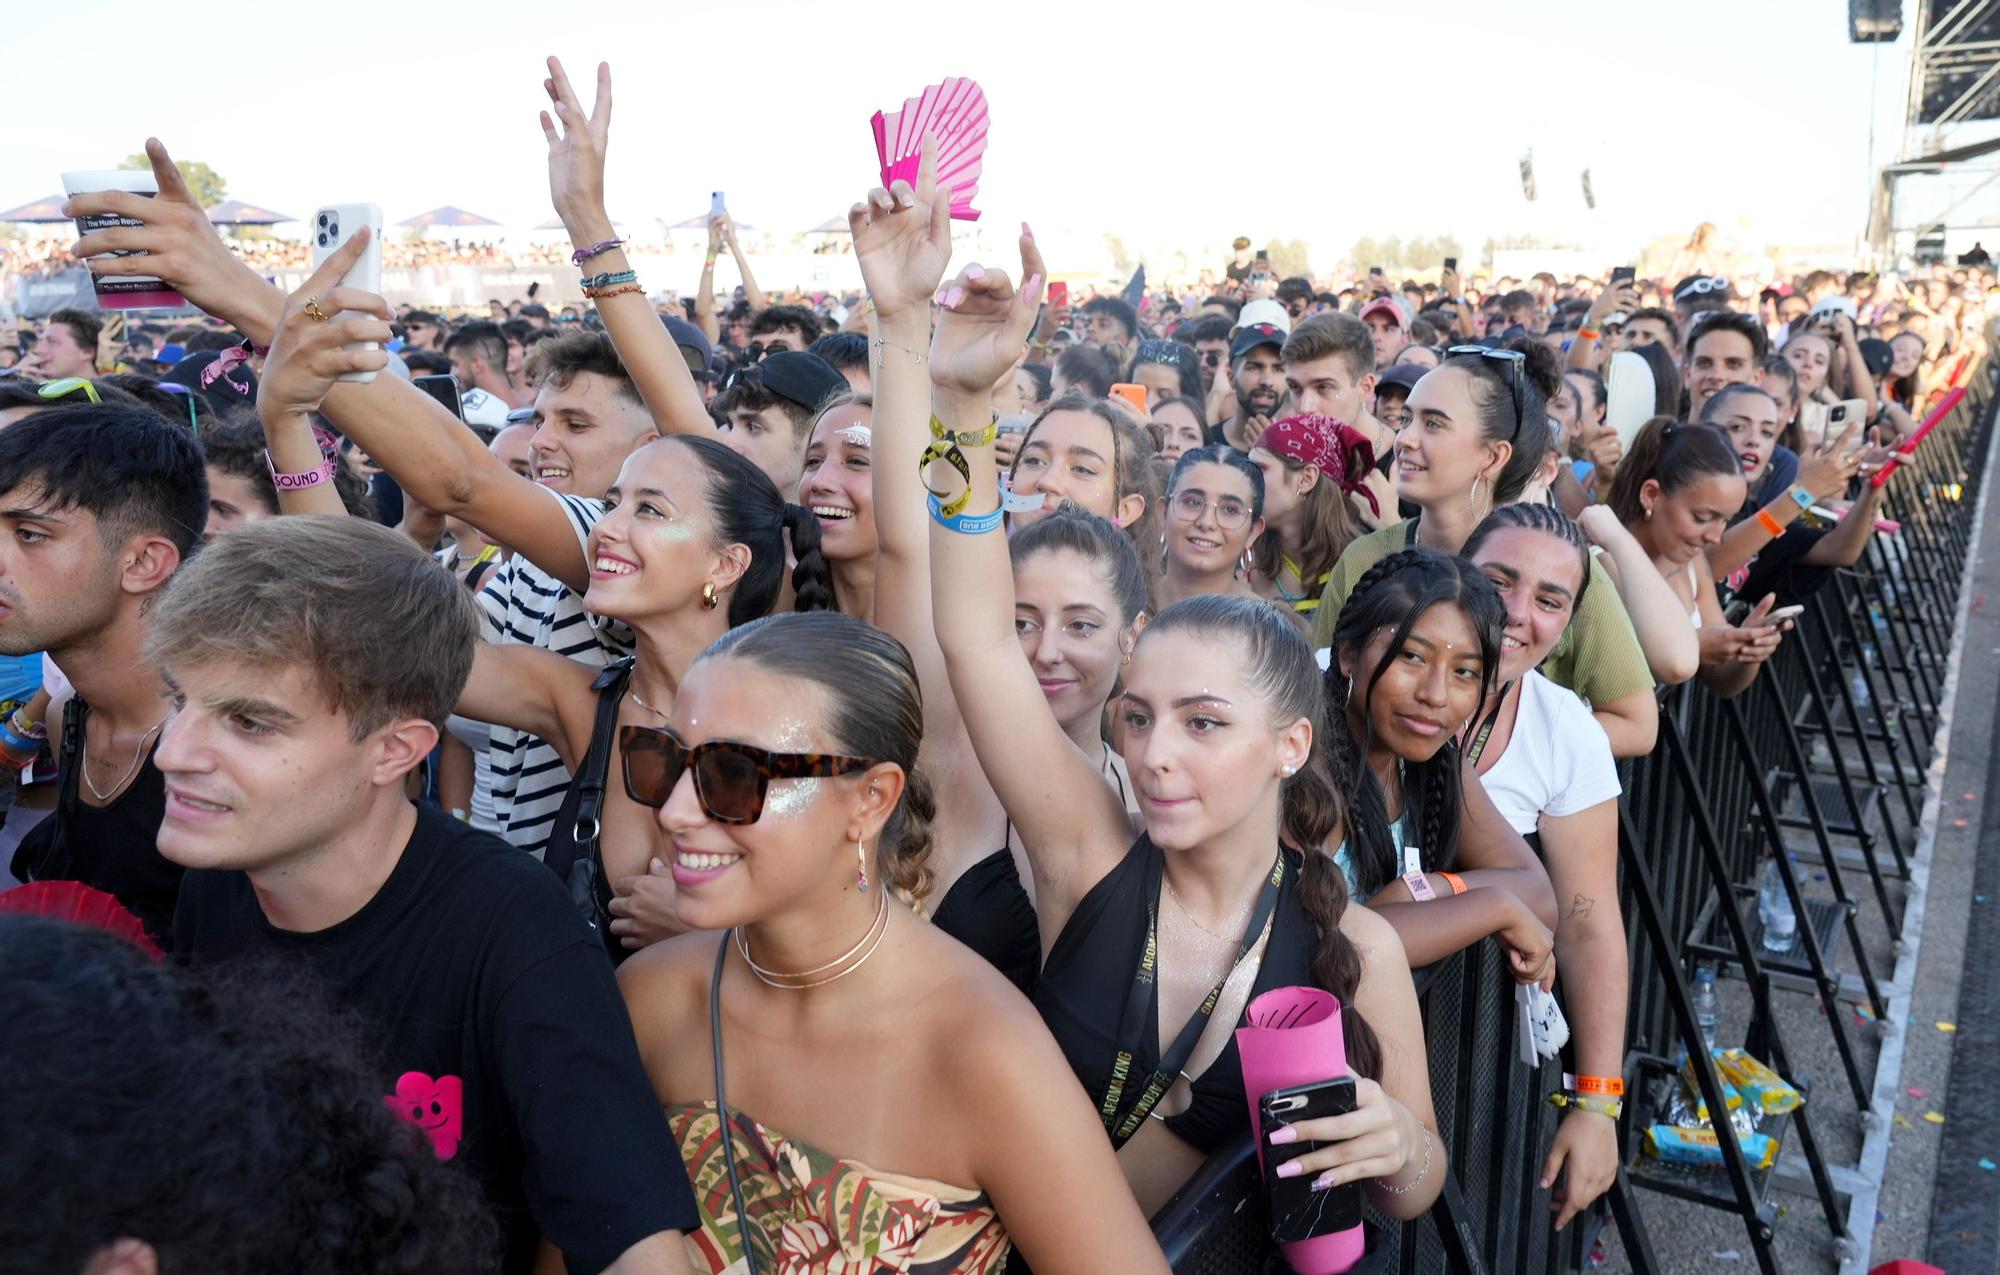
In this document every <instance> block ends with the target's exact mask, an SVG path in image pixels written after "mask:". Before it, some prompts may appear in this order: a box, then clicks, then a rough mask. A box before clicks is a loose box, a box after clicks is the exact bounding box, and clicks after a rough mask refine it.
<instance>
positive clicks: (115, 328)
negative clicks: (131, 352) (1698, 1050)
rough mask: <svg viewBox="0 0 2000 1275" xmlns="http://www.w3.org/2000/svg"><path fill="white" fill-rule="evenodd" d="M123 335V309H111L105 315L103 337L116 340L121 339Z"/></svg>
mask: <svg viewBox="0 0 2000 1275" xmlns="http://www.w3.org/2000/svg"><path fill="white" fill-rule="evenodd" d="M124 336H125V312H124V311H123V310H113V311H112V312H111V313H110V314H107V315H105V316H104V338H105V339H106V340H108V341H117V340H121V339H123V338H124Z"/></svg>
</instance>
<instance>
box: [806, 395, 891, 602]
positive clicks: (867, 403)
mask: <svg viewBox="0 0 2000 1275" xmlns="http://www.w3.org/2000/svg"><path fill="white" fill-rule="evenodd" d="M874 412H875V400H874V398H873V397H871V396H870V395H867V394H845V395H842V396H840V397H839V398H836V399H834V400H833V401H832V402H831V403H828V404H827V405H826V406H824V407H822V408H821V409H820V412H819V417H818V419H816V420H814V421H813V423H812V428H811V429H810V430H808V431H807V434H806V457H805V468H804V471H803V472H802V474H801V476H800V478H799V501H798V503H799V504H801V505H804V506H805V507H806V508H808V509H810V510H812V514H813V517H814V518H816V519H818V520H819V545H820V553H821V554H823V555H824V556H825V558H826V564H827V569H828V571H829V573H830V574H831V575H832V577H833V596H834V600H835V603H836V605H838V607H839V608H840V610H841V611H843V612H845V613H846V614H848V615H851V616H853V617H854V618H855V619H857V620H870V621H872V620H873V619H874V618H875V551H876V534H875V499H874V486H873V483H872V482H871V480H870V471H871V468H872V453H873V451H874V446H875V431H874V425H873V422H874Z"/></svg>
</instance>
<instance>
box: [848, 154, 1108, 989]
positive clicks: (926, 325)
mask: <svg viewBox="0 0 2000 1275" xmlns="http://www.w3.org/2000/svg"><path fill="white" fill-rule="evenodd" d="M948 203H949V201H948V199H947V198H946V197H945V196H944V195H943V194H941V193H940V192H938V191H937V190H936V188H935V176H934V168H933V165H932V164H931V162H930V161H928V160H926V161H924V162H923V164H922V166H921V167H920V169H919V172H918V177H917V183H916V185H915V187H914V188H912V187H910V186H908V185H905V184H900V183H899V184H898V185H897V186H896V187H895V189H894V190H893V191H889V190H882V189H879V188H878V189H876V190H875V191H873V192H871V193H870V195H869V197H868V200H867V202H866V203H865V204H858V205H856V206H855V207H854V208H853V209H852V210H850V213H849V225H850V227H851V229H852V232H853V236H854V244H855V256H856V258H857V261H858V264H859V265H860V267H861V274H862V279H863V280H864V281H865V282H866V284H867V286H868V292H869V296H870V298H871V300H872V301H873V303H874V305H875V310H876V314H877V316H878V324H879V328H878V331H879V340H878V342H877V352H878V358H879V363H878V366H877V369H876V377H875V387H876V412H875V434H874V436H873V439H872V442H873V443H874V449H873V451H872V453H871V461H872V468H871V471H870V479H871V497H870V501H871V505H872V508H873V509H874V511H875V526H876V536H877V540H878V545H879V565H878V567H877V575H876V585H877V594H876V596H877V604H876V606H877V620H878V622H879V623H880V624H881V625H882V627H884V628H885V629H887V630H888V631H889V632H891V633H893V634H895V635H896V636H897V637H898V638H900V639H901V640H902V642H903V643H904V645H905V646H906V647H907V648H908V649H909V651H910V652H911V653H912V655H913V657H914V660H915V663H916V668H917V672H918V677H919V681H920V682H921V684H922V688H923V711H924V727H925V729H924V744H923V758H922V761H923V768H924V771H925V773H927V774H934V775H938V776H940V777H942V778H943V779H944V780H945V782H943V783H941V785H940V788H939V796H938V802H937V810H936V812H935V814H934V816H933V820H932V828H933V829H934V837H933V841H932V844H933V853H932V857H931V864H930V867H931V872H930V879H931V882H932V887H931V890H930V897H929V898H927V899H925V900H923V901H922V902H923V903H924V905H925V906H926V907H928V908H929V909H930V910H931V914H932V916H933V918H934V919H935V921H936V922H937V925H938V928H939V929H941V930H944V931H945V932H946V933H948V934H951V935H952V936H953V937H955V938H957V939H959V940H961V941H962V942H964V943H965V944H966V945H967V946H968V947H970V948H972V949H973V950H974V951H975V952H977V953H978V954H979V955H981V956H983V957H985V958H986V959H987V960H988V961H989V962H991V963H992V964H993V965H994V966H996V967H997V968H998V969H1000V971H1001V972H1002V973H1004V974H1006V975H1007V976H1008V978H1009V979H1011V980H1012V981H1013V982H1014V983H1015V984H1016V985H1017V986H1019V987H1021V988H1022V989H1023V990H1027V989H1030V988H1032V987H1033V985H1034V979H1035V973H1036V971H1037V970H1038V969H1039V968H1040V967H1041V961H1042V953H1043V942H1042V935H1041V933H1040V931H1039V929H1038V927H1037V924H1036V920H1035V907H1034V901H1033V897H1032V896H1031V894H1030V892H1029V890H1028V888H1027V886H1026V885H1025V884H1024V882H1027V881H1030V880H1031V879H1032V878H1031V875H1030V872H1029V869H1028V863H1029V860H1028V855H1029V847H1028V846H1027V844H1026V843H1025V841H1024V839H1023V838H1022V837H1021V836H1020V835H1018V834H1017V830H1016V829H1015V828H1014V825H1013V824H1012V822H1011V821H1010V820H1009V819H1008V818H1007V812H1006V811H1005V810H1004V809H1003V808H1002V807H1001V804H1000V799H999V798H998V797H997V796H996V795H995V794H994V792H993V789H992V786H991V785H990V784H989V783H988V782H987V780H986V777H985V775H984V774H982V773H981V771H980V768H979V765H978V761H977V759H976V758H975V757H974V755H973V751H972V744H971V742H970V740H968V739H967V737H966V732H965V726H964V723H963V722H962V721H961V719H960V716H959V709H958V703H957V700H956V699H955V698H954V696H953V694H952V687H951V685H950V683H949V681H948V680H947V678H946V676H945V672H944V662H943V658H942V657H941V656H940V655H939V653H938V646H937V637H936V633H935V630H934V628H933V622H932V617H931V612H932V605H933V604H932V597H931V561H930V554H931V547H930V540H929V532H928V528H927V526H926V522H925V518H924V514H923V487H922V485H921V482H920V478H919V475H918V473H917V466H918V462H919V458H920V457H921V456H922V455H923V453H924V450H925V448H926V446H927V445H928V444H929V443H931V442H932V441H933V439H932V437H931V432H930V430H929V429H927V428H926V424H925V422H926V420H927V418H928V416H929V410H928V409H929V403H930V395H931V386H930V376H929V374H928V372H927V370H926V369H927V368H928V366H929V361H930V357H931V355H930V353H929V350H930V339H931V318H930V314H931V304H932V298H933V296H934V294H936V293H937V291H938V284H939V283H940V281H941V280H942V279H943V278H944V271H945V265H946V262H947V261H948V260H949V258H950V252H951V239H950V229H949V222H948V220H947V218H946V213H947V211H948ZM1075 415H1076V416H1077V417H1078V418H1079V419H1077V420H1074V421H1064V420H1053V421H1052V423H1051V420H1052V418H1053V416H1054V414H1053V413H1049V414H1045V418H1048V419H1045V422H1044V424H1045V427H1046V428H1050V429H1052V430H1053V431H1054V432H1052V433H1050V434H1048V435H1047V436H1046V439H1045V441H1044V443H1043V444H1042V445H1038V447H1037V448H1036V450H1035V451H1034V452H1033V453H1031V454H1032V456H1034V457H1036V458H1041V459H1048V458H1050V457H1052V456H1053V455H1054V453H1055V451H1056V446H1055V444H1056V442H1057V441H1058V440H1059V439H1063V438H1067V439H1068V440H1069V441H1071V442H1078V441H1084V440H1089V438H1090V435H1091V432H1092V430H1093V429H1095V430H1096V431H1097V436H1098V438H1099V439H1101V440H1103V441H1101V442H1100V443H1099V444H1098V445H1099V446H1104V447H1108V448H1111V447H1115V445H1116V435H1115V430H1116V426H1115V425H1112V424H1110V423H1109V422H1108V420H1107V418H1105V417H1102V416H1099V415H1098V414H1096V413H1095V412H1093V411H1089V410H1083V411H1079V412H1077V413H1075ZM1085 450H1091V449H1090V448H1089V447H1088V445H1087V441H1086V445H1085ZM1024 459H1027V457H1025V456H1024ZM1075 461H1076V463H1075V465H1073V466H1072V469H1071V472H1069V473H1067V474H1065V475H1063V476H1062V477H1059V478H1053V479H1051V480H1050V481H1051V487H1052V488H1055V489H1059V490H1063V491H1069V492H1074V493H1076V494H1077V495H1079V496H1081V497H1083V498H1084V500H1085V501H1088V502H1092V503H1101V501H1102V498H1103V497H1105V496H1107V495H1109V494H1110V490H1111V489H1110V487H1109V486H1108V485H1105V484H1098V483H1094V482H1088V481H1086V480H1085V478H1084V476H1082V475H1080V474H1078V473H1077V472H1075V471H1076V469H1077V468H1089V467H1091V466H1092V465H1093V464H1094V462H1092V461H1091V460H1090V458H1087V457H1081V456H1079V457H1077V458H1075ZM1030 472H1031V473H1039V472H1041V470H1040V468H1039V467H1038V465H1037V464H1031V465H1030ZM1097 476H1099V475H1097V474H1096V472H1095V470H1094V469H1093V470H1092V474H1091V477H1097ZM1051 503H1053V502H1052V501H1051V500H1050V499H1049V498H1048V496H1047V495H1045V496H1044V501H1043V504H1044V506H1045V507H1046V506H1048V505H1050V504H1051ZM1134 507H1135V506H1134V504H1132V503H1126V504H1125V505H1124V508H1125V509H1126V510H1127V511H1128V512H1130V511H1131V510H1132V509H1133V508H1134ZM1032 512H1033V513H1034V515H1035V517H1034V518H1033V519H1032V520H1027V519H1026V518H1025V515H1024V521H1025V526H1024V527H1023V528H1021V529H1020V530H1019V531H1017V533H1016V534H1015V536H1014V537H1013V540H1012V542H1011V545H1010V548H1011V550H1012V559H1013V561H1012V571H1011V572H1010V573H1008V574H1004V575H1001V576H999V577H997V579H996V580H993V581H989V582H988V583H987V586H986V587H987V588H989V589H990V590H993V591H994V592H995V593H996V594H1001V595H1007V594H1011V602H1012V607H1011V609H1012V610H1013V613H1014V628H1015V632H1016V635H1017V637H1018V645H1017V647H1016V651H1017V652H1018V653H1017V654H1016V655H1015V656H1014V658H1015V659H1016V660H1021V661H1022V662H1024V663H1025V664H1026V665H1028V666H1030V667H1031V668H1032V669H1033V676H1034V679H1035V681H1036V683H1037V684H1038V685H1039V688H1040V692H1041V694H1040V697H1039V699H1040V703H1038V704H1037V705H1036V706H1035V707H1034V709H1033V710H1032V711H1034V712H1036V713H1040V714H1046V715H1050V716H1052V719H1053V720H1054V721H1055V722H1056V723H1057V724H1058V725H1059V726H1060V728H1061V731H1062V734H1063V735H1064V737H1066V738H1067V739H1068V741H1069V742H1070V744H1071V745H1072V746H1073V747H1074V748H1075V749H1076V751H1077V755H1078V756H1080V757H1083V758H1086V759H1088V760H1089V761H1090V763H1091V764H1092V765H1094V766H1096V767H1097V769H1098V773H1099V775H1100V776H1101V781H1102V782H1103V783H1104V784H1105V787H1106V790H1107V791H1112V790H1115V791H1116V792H1117V793H1118V794H1120V800H1121V804H1122V803H1123V794H1126V793H1127V792H1129V790H1130V783H1129V780H1128V779H1127V776H1126V775H1125V772H1124V769H1123V763H1122V762H1120V761H1119V760H1118V759H1117V758H1116V756H1115V755H1113V754H1112V752H1111V750H1110V749H1109V747H1108V746H1107V745H1106V744H1105V742H1104V739H1103V736H1102V733H1101V724H1102V721H1103V716H1104V705H1105V702H1106V700H1108V699H1109V698H1110V695H1111V691H1112V688H1113V687H1114V686H1115V685H1116V682H1117V677H1118V670H1119V666H1120V665H1121V663H1122V662H1123V660H1124V658H1125V656H1126V655H1127V654H1128V653H1129V652H1130V651H1131V648H1132V642H1133V640H1134V639H1135V638H1136V637H1137V634H1138V629H1139V626H1140V625H1141V624H1142V623H1143V622H1144V614H1145V611H1146V608H1147V593H1146V577H1145V571H1144V569H1143V568H1142V567H1141V566H1140V564H1139V560H1138V556H1137V554H1136V553H1135V552H1134V551H1133V548H1132V545H1131V543H1130V542H1129V541H1128V540H1127V539H1126V538H1125V535H1124V533H1123V532H1121V531H1119V530H1118V529H1117V528H1115V527H1113V526H1112V525H1111V524H1110V523H1108V522H1106V521H1104V520H1103V519H1102V518H1099V517H1095V516H1093V515H1091V514H1088V513H1084V512H1082V511H1081V510H1080V509H1077V510H1072V511H1069V512H1057V513H1054V514H1045V509H1037V510H1034V511H1032ZM1010 578H1011V590H1010V589H1008V588H1006V587H1004V586H1002V585H1001V584H1000V583H999V582H1000V581H1007V580H1009V579H1010Z"/></svg>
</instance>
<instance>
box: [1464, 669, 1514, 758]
mask: <svg viewBox="0 0 2000 1275" xmlns="http://www.w3.org/2000/svg"><path fill="white" fill-rule="evenodd" d="M1513 689H1514V684H1513V683H1512V682H1509V683H1508V684H1507V685H1505V686H1503V687H1501V688H1500V698H1498V699H1496V700H1494V701H1493V711H1492V712H1490V713H1488V714H1487V715H1486V720H1485V721H1483V722H1481V723H1479V733H1478V734H1476V735H1474V736H1473V737H1472V747H1471V748H1469V749H1467V750H1466V753H1465V758H1466V760H1467V761H1469V762H1471V763H1472V765H1473V766H1474V767H1477V766H1478V765H1479V758H1480V756H1481V755H1482V754H1484V753H1485V752H1486V737H1487V736H1488V735H1491V734H1492V733H1493V723H1495V722H1497V721H1499V720H1500V710H1501V709H1502V708H1504V707H1506V704H1507V693H1508V692H1509V691H1511V690H1513Z"/></svg>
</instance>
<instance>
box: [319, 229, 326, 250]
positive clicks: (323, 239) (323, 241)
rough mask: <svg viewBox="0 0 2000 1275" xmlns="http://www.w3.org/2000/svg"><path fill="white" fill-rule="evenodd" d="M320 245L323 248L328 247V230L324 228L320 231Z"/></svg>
mask: <svg viewBox="0 0 2000 1275" xmlns="http://www.w3.org/2000/svg"><path fill="white" fill-rule="evenodd" d="M319 246H320V247H322V248H324V247H326V232H325V231H324V230H322V231H320V234H319Z"/></svg>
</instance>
